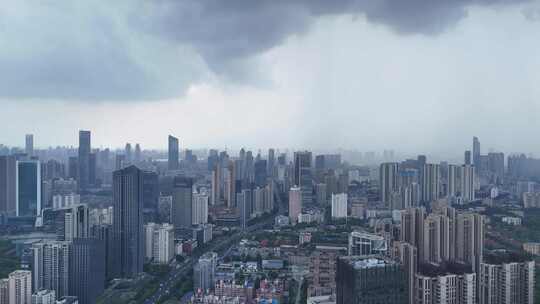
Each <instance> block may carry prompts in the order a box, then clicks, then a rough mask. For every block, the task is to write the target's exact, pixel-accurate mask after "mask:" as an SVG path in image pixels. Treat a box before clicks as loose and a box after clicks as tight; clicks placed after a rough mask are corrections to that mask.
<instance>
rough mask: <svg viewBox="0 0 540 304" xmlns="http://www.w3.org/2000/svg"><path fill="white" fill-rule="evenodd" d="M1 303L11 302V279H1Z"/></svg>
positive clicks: (7, 303)
mask: <svg viewBox="0 0 540 304" xmlns="http://www.w3.org/2000/svg"><path fill="white" fill-rule="evenodd" d="M0 304H9V279H0Z"/></svg>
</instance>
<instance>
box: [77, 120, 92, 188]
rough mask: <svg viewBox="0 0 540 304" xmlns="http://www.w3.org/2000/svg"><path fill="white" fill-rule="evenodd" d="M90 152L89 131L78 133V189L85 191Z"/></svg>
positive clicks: (88, 180)
mask: <svg viewBox="0 0 540 304" xmlns="http://www.w3.org/2000/svg"><path fill="white" fill-rule="evenodd" d="M91 152H92V144H91V133H90V131H82V130H81V131H79V158H78V161H79V170H78V179H77V181H78V182H79V189H83V190H84V189H87V188H88V187H89V184H90V153H91Z"/></svg>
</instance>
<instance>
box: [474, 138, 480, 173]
mask: <svg viewBox="0 0 540 304" xmlns="http://www.w3.org/2000/svg"><path fill="white" fill-rule="evenodd" d="M473 165H474V167H475V168H476V170H477V171H476V172H479V170H480V141H479V140H478V137H476V136H474V137H473Z"/></svg>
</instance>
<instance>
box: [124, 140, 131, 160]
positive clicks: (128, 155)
mask: <svg viewBox="0 0 540 304" xmlns="http://www.w3.org/2000/svg"><path fill="white" fill-rule="evenodd" d="M124 155H125V156H126V161H127V162H128V163H129V164H131V163H132V162H133V149H132V148H131V144H130V143H126V147H125V149H124Z"/></svg>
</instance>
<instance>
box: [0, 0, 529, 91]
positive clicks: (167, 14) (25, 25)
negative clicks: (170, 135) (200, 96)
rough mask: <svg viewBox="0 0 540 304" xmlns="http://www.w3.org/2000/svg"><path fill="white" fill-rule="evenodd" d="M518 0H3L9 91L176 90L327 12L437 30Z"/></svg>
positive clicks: (408, 29) (231, 67)
mask: <svg viewBox="0 0 540 304" xmlns="http://www.w3.org/2000/svg"><path fill="white" fill-rule="evenodd" d="M516 2H519V1H516V0H514V1H511V0H178V1H173V0H157V1H153V2H152V1H141V2H131V1H115V2H112V1H94V2H79V1H74V2H71V1H58V2H54V3H53V2H48V4H44V2H35V1H15V0H13V1H8V3H4V4H3V6H2V7H0V71H1V73H0V98H14V99H32V98H36V99H65V100H70V99H73V100H141V99H144V100H149V99H162V98H169V97H176V96H179V95H181V94H182V93H183V92H184V91H185V89H186V88H187V87H188V86H189V85H190V84H192V83H194V82H196V81H200V80H204V78H205V76H207V75H206V74H207V73H208V69H209V70H210V71H211V72H213V73H217V74H221V75H225V76H232V77H234V75H231V74H235V73H237V72H238V71H239V70H242V68H238V67H239V66H241V65H242V64H243V63H244V62H245V60H246V59H249V58H252V57H254V56H256V55H257V54H260V53H262V52H264V51H266V50H268V49H270V48H272V47H274V46H277V45H280V44H281V43H282V42H283V41H284V40H285V39H286V38H287V37H288V36H290V35H293V34H302V33H304V32H306V31H307V30H308V29H309V27H310V25H311V24H312V22H313V21H314V20H315V19H316V18H318V17H320V16H325V15H341V14H351V15H359V14H362V15H365V16H366V18H367V19H368V20H369V21H372V22H374V23H379V24H384V25H387V26H389V27H390V28H392V29H393V30H394V31H396V32H397V33H402V34H409V33H420V34H427V35H433V34H437V33H440V32H441V31H443V30H445V29H446V28H448V27H449V26H452V25H453V24H455V23H456V22H458V21H459V20H460V19H461V18H463V17H464V16H465V15H466V7H467V6H468V5H500V4H509V3H516Z"/></svg>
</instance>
